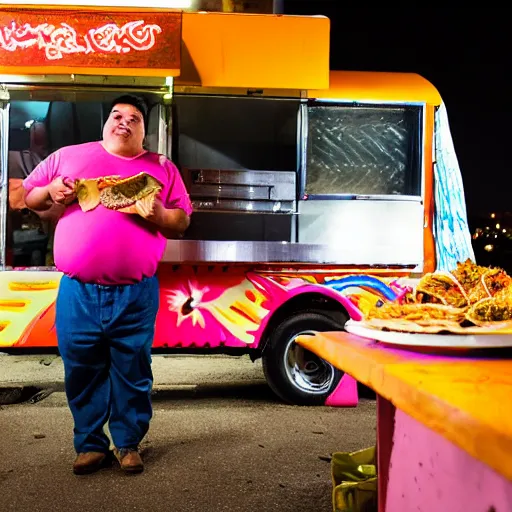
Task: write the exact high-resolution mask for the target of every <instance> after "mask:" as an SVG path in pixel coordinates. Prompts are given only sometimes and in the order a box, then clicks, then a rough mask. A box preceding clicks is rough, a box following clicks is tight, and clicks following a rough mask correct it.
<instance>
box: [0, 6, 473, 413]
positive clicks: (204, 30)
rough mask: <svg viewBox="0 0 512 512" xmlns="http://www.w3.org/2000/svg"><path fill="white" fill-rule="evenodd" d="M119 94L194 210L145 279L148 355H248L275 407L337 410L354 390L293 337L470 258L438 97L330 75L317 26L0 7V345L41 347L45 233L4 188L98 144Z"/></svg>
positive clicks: (47, 322)
mask: <svg viewBox="0 0 512 512" xmlns="http://www.w3.org/2000/svg"><path fill="white" fill-rule="evenodd" d="M125 92H131V93H136V94H139V95H141V96H143V97H144V98H145V100H146V101H147V103H148V105H149V106H150V115H149V122H148V127H147V136H146V147H147V149H149V150H151V151H155V152H158V153H160V154H163V155H166V156H167V157H169V158H171V159H172V160H173V161H174V162H175V163H176V165H177V166H178V168H179V170H180V172H181V173H182V176H183V178H184V181H185V183H186V186H187V189H188V192H189V194H190V196H191V199H192V201H193V205H194V213H193V215H192V221H191V225H190V227H189V229H188V230H187V232H186V233H185V235H184V237H183V238H181V239H179V240H169V241H168V243H167V249H166V252H165V255H164V257H163V260H162V262H161V265H160V267H159V270H158V276H159V280H160V310H159V313H158V317H157V324H156V335H155V339H154V352H155V354H156V353H206V354H213V353H222V354H232V355H242V354H249V355H250V357H251V358H252V359H253V360H257V359H259V358H262V363H263V369H264V372H265V376H266V378H267V381H268V383H269V385H270V386H271V388H272V389H273V390H274V391H275V392H276V394H277V395H278V396H279V397H280V398H281V399H282V400H284V401H286V402H289V403H293V404H303V405H315V404H331V405H350V404H352V405H353V404H354V403H355V402H357V391H356V388H355V382H354V381H353V380H352V379H351V378H350V377H349V376H348V375H342V373H341V372H339V371H338V370H336V369H335V368H334V367H333V366H331V365H330V364H328V363H327V362H325V361H323V360H322V359H320V358H318V357H317V356H315V355H314V354H313V353H312V352H309V351H307V350H305V349H302V348H301V347H300V346H299V345H298V344H296V343H295V341H294V340H295V339H296V337H297V336H299V335H300V334H304V333H308V332H311V331H326V330H329V331H332V330H342V329H343V326H344V323H345V322H346V321H347V320H348V319H349V318H352V319H359V318H361V313H362V312H363V311H365V308H369V307H371V306H373V305H374V304H376V303H377V302H378V301H385V300H393V299H396V298H397V297H400V296H401V295H402V294H404V293H405V291H406V290H407V286H408V285H407V283H408V279H413V278H415V277H419V276H421V275H423V274H425V273H427V272H431V271H433V270H435V269H439V268H449V267H450V266H452V267H454V266H455V262H456V261H464V260H466V259H467V258H473V254H472V249H471V241H470V237H469V231H468V227H467V221H466V210H465V204H464V193H463V187H462V181H461V177H460V170H459V168H458V164H457V159H456V155H455V151H454V147H453V142H452V139H451V136H450V130H449V125H448V120H447V115H446V109H445V106H444V104H443V102H442V99H441V97H440V95H439V93H438V91H437V90H436V89H435V87H434V86H433V85H432V84H430V83H429V82H428V81H427V80H426V79H424V78H423V77H421V76H419V75H417V74H414V73H374V72H351V71H332V70H329V20H328V19H327V18H325V17H321V16H311V17H308V16H282V15H279V16H278V15H248V14H228V13H215V12H210V13H202V12H181V11H176V10H169V9H151V8H120V7H117V8H113V7H108V8H106V7H104V8H102V7H83V6H82V7H78V6H75V7H73V6H39V7H35V6H26V7H22V6H14V5H13V6H9V5H3V6H2V8H1V9H0V140H1V144H0V154H1V158H0V177H1V179H0V185H1V189H0V220H1V222H0V351H4V352H15V353H29V352H30V351H32V352H33V351H43V350H44V351H47V350H57V339H56V335H55V328H54V319H55V299H56V295H57V291H58V287H59V280H60V277H61V274H60V273H59V272H58V271H57V270H56V269H55V267H54V264H53V255H52V237H53V230H54V224H55V222H54V221H53V220H52V219H51V218H44V217H39V216H37V215H36V214H35V213H34V212H31V211H29V210H28V209H26V207H25V205H24V202H23V192H22V186H21V182H22V180H23V179H24V177H26V176H27V175H28V174H30V172H31V171H32V170H33V168H34V167H35V166H36V165H37V163H38V162H39V161H41V160H42V159H43V158H45V157H46V156H47V155H48V154H50V153H51V152H53V151H55V150H57V149H59V148H61V147H63V146H66V145H70V144H79V143H84V142H89V141H93V140H100V139H101V133H102V126H103V123H104V121H105V119H106V117H107V116H108V114H109V112H108V107H109V102H110V101H111V100H112V99H113V98H114V97H116V96H118V95H119V94H121V93H125ZM105 174H108V171H106V173H105ZM76 236H77V237H79V236H80V233H76ZM69 243H73V240H70V241H69ZM91 251H94V247H91Z"/></svg>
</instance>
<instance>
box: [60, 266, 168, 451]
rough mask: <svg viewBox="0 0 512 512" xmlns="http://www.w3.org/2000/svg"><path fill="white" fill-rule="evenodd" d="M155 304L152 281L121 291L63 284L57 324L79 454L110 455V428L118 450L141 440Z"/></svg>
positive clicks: (146, 420)
mask: <svg viewBox="0 0 512 512" xmlns="http://www.w3.org/2000/svg"><path fill="white" fill-rule="evenodd" d="M158 302H159V286H158V280H157V278H156V277H151V278H146V279H144V280H142V281H140V282H139V283H136V284H130V285H120V286H103V285H96V284H86V283H82V282H80V281H77V280H76V279H71V278H69V277H67V276H63V277H62V280H61V282H60V286H59V293H58V296H57V304H56V320H55V323H56V329H57V339H58V345H59V351H60V354H61V356H62V360H63V362H64V375H65V388H66V396H67V399H68V404H69V408H70V410H71V413H72V415H73V419H74V423H75V427H74V446H75V450H76V452H77V453H80V452H90V451H98V452H107V451H108V449H109V444H110V442H109V439H108V437H107V436H106V434H105V432H104V430H103V428H104V426H105V424H106V423H107V421H108V425H109V430H110V434H111V436H112V440H113V442H114V445H115V446H116V447H117V448H136V447H137V446H138V445H139V443H140V442H141V441H142V439H143V437H144V436H145V435H146V433H147V431H148V428H149V422H150V419H151V417H152V414H153V411H152V406H151V388H152V384H153V374H152V371H151V346H152V344H153V336H154V332H155V320H156V314H157V312H158Z"/></svg>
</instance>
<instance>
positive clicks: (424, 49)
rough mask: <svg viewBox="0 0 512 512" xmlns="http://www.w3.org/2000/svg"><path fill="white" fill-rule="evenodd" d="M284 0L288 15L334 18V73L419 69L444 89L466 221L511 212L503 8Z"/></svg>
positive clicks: (509, 76) (511, 142)
mask: <svg viewBox="0 0 512 512" xmlns="http://www.w3.org/2000/svg"><path fill="white" fill-rule="evenodd" d="M351 4H353V3H351V2H342V1H341V0H332V1H331V0H314V1H307V0H295V1H293V0H286V1H285V3H284V8H285V14H323V15H325V16H327V17H328V18H329V19H330V20H331V69H343V70H358V71H402V72H414V73H419V74H420V75H422V76H424V77H425V78H426V79H427V80H429V81H430V82H432V83H433V84H434V85H435V86H436V88H437V89H438V91H439V92H440V94H441V96H442V98H443V100H444V102H445V104H446V108H447V111H448V118H449V121H450V127H451V131H452V136H453V140H454V144H455V150H456V152H457V156H458V159H459V164H460V167H461V172H462V178H463V180H464V189H465V193H466V202H467V208H468V214H469V216H470V217H471V216H475V215H479V214H481V213H486V212H488V211H490V210H492V211H512V205H511V199H509V196H510V186H509V185H506V183H509V182H510V181H511V180H510V178H508V177H507V175H508V171H509V169H510V168H511V153H512V139H511V135H512V134H511V130H510V128H509V123H510V122H511V121H512V120H511V114H512V108H511V103H512V98H510V96H511V95H512V87H511V86H512V71H511V70H510V67H512V58H511V57H510V53H511V51H512V44H511V36H510V34H511V31H510V19H509V13H508V11H506V10H504V9H491V8H489V9H487V10H484V9H483V8H482V7H480V8H468V7H460V8H458V9H457V8H453V9H452V8H444V9H443V8H415V9H413V8H409V9H398V8H388V9H385V8H380V7H377V8H369V7H367V8H362V7H350V5H351Z"/></svg>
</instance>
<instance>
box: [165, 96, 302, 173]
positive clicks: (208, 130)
mask: <svg viewBox="0 0 512 512" xmlns="http://www.w3.org/2000/svg"><path fill="white" fill-rule="evenodd" d="M298 112H299V101H298V100H284V99H270V98H246V97H239V98H237V97H220V96H181V95H176V96H175V97H174V114H175V116H174V123H175V124H174V133H175V135H176V136H177V138H178V144H175V146H174V147H175V148H176V147H177V152H176V153H175V154H174V155H173V156H174V161H175V162H177V163H178V165H179V166H180V167H181V168H183V167H185V168H196V169H198V168H210V169H226V170H230V169H255V170H256V169H258V170H272V171H296V169H297V165H298V158H297V119H298Z"/></svg>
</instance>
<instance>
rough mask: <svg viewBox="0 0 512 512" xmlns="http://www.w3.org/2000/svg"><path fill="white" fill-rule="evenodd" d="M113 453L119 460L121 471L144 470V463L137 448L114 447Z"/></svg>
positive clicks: (133, 471)
mask: <svg viewBox="0 0 512 512" xmlns="http://www.w3.org/2000/svg"><path fill="white" fill-rule="evenodd" d="M114 455H115V456H116V459H117V460H118V461H119V465H120V466H121V469H122V470H123V471H126V472H127V473H142V471H144V463H143V462H142V459H141V456H140V454H139V452H138V450H135V449H134V448H120V449H119V450H118V449H117V448H114Z"/></svg>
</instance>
